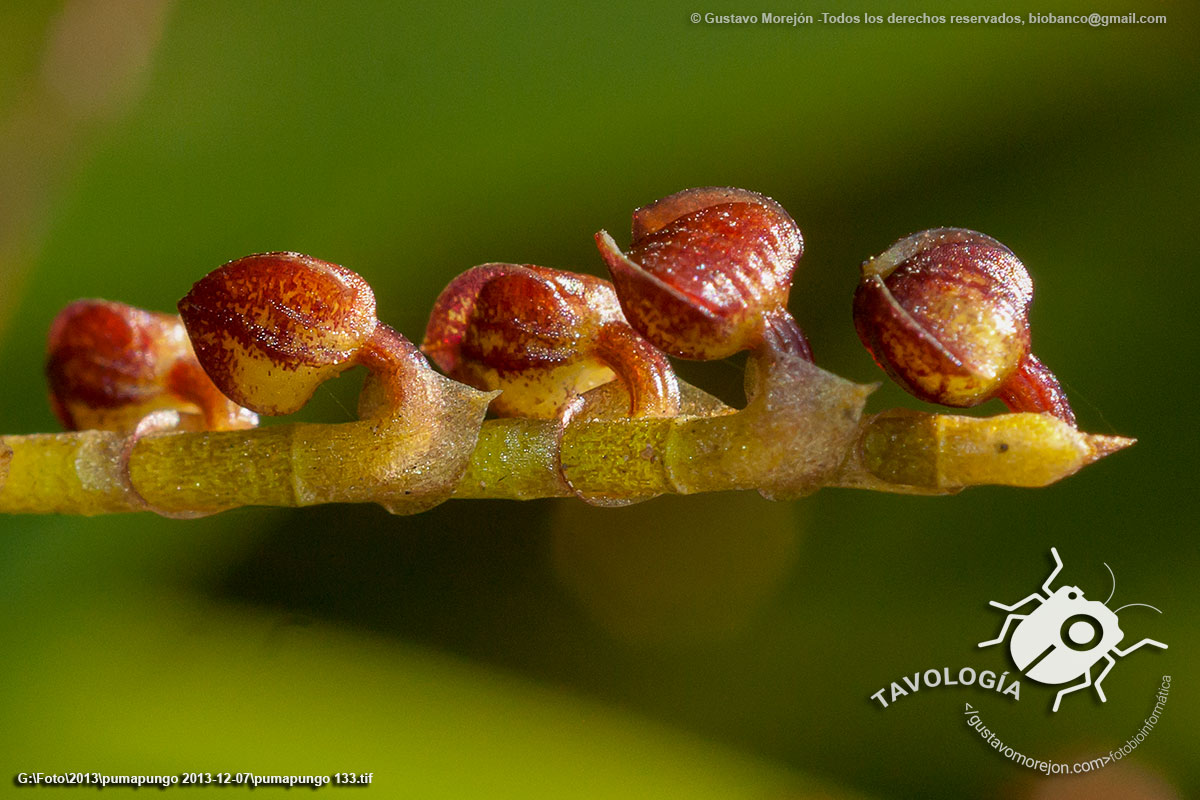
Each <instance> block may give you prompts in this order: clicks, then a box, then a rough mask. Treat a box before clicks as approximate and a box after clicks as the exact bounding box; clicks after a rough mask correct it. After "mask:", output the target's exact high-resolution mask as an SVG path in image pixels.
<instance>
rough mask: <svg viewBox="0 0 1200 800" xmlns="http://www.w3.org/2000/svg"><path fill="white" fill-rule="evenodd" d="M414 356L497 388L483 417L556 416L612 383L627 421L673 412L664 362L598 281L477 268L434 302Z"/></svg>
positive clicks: (513, 267)
mask: <svg viewBox="0 0 1200 800" xmlns="http://www.w3.org/2000/svg"><path fill="white" fill-rule="evenodd" d="M421 349H422V350H423V351H424V352H425V353H426V354H427V355H428V356H429V357H430V359H432V360H433V362H434V363H435V364H437V365H438V366H439V367H440V368H441V369H442V370H444V371H445V372H446V373H447V374H448V375H450V376H451V377H453V378H455V379H456V380H459V381H462V382H463V383H467V384H469V385H471V386H475V387H476V388H479V389H485V390H491V389H501V390H502V391H503V393H502V394H501V395H500V396H499V397H498V398H497V399H496V400H495V402H493V404H492V410H493V411H496V412H497V413H500V414H504V415H509V416H524V417H539V418H543V419H550V418H557V417H559V416H561V415H562V414H563V413H564V411H565V410H566V408H567V406H568V405H569V404H570V403H572V401H574V400H575V399H576V398H578V397H579V396H580V395H581V394H583V393H584V392H587V391H588V390H590V389H593V388H595V387H597V386H600V385H602V384H607V383H609V382H610V381H613V380H614V378H615V379H616V380H617V382H618V383H619V384H620V386H621V388H622V389H623V390H624V392H625V394H626V395H627V398H628V402H627V403H626V404H625V405H626V413H627V414H628V415H629V416H635V417H641V416H671V415H674V414H677V413H678V412H679V388H678V385H677V382H676V380H675V374H674V372H673V371H672V369H671V366H670V364H669V363H668V361H667V359H666V357H665V356H664V355H663V354H662V353H660V352H659V351H658V350H656V349H655V348H654V347H652V346H651V345H650V344H649V343H648V342H647V341H646V340H645V339H643V338H642V337H641V336H639V335H638V334H637V333H636V332H635V331H634V330H633V329H632V328H631V327H630V326H629V324H628V323H627V322H626V321H625V318H624V317H623V316H622V315H621V307H620V305H619V304H618V302H617V297H616V294H615V292H614V291H613V287H612V285H611V284H609V283H608V282H607V281H603V280H601V279H599V278H595V277H592V276H591V275H579V274H576V273H571V272H564V271H560V270H553V269H548V268H546V267H538V266H532V265H520V264H484V265H481V266H478V267H474V268H473V269H470V270H467V271H466V272H464V273H463V274H461V275H459V276H458V277H457V278H455V279H454V280H453V281H452V282H451V283H450V285H449V286H447V287H446V288H445V289H444V290H443V291H442V293H441V295H440V296H439V297H438V299H437V302H436V303H435V304H434V308H433V313H432V315H431V316H430V319H429V326H428V327H427V329H426V332H425V341H424V343H423V344H422V345H421Z"/></svg>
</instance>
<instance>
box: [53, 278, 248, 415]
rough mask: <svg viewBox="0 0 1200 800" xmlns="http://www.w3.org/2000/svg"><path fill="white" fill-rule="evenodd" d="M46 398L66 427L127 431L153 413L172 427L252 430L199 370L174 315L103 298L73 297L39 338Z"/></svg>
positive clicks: (178, 321)
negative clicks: (166, 414) (163, 414)
mask: <svg viewBox="0 0 1200 800" xmlns="http://www.w3.org/2000/svg"><path fill="white" fill-rule="evenodd" d="M47 350H48V357H47V362H46V376H47V379H48V381H49V384H50V403H51V406H52V407H53V409H54V413H55V415H56V416H57V417H58V419H59V421H60V422H62V424H63V427H65V428H67V429H68V430H82V429H87V428H101V429H107V430H119V431H132V430H134V429H135V428H136V427H137V425H138V423H139V422H140V421H141V420H142V419H143V418H144V417H146V416H147V415H148V414H151V413H152V412H155V411H163V410H170V411H175V412H178V416H177V417H174V419H175V420H176V422H177V424H178V426H179V427H184V428H193V429H195V428H206V429H210V430H233V429H240V428H252V427H254V426H255V425H257V424H258V417H257V416H256V415H254V414H253V413H252V412H250V411H247V410H246V409H244V408H241V407H239V406H238V405H236V404H235V403H233V402H232V401H230V400H229V398H227V397H225V396H224V395H223V394H221V392H220V391H218V389H217V387H216V386H214V385H213V382H212V381H211V380H209V378H208V376H207V375H205V374H204V370H202V369H201V368H200V364H199V363H198V362H197V361H196V356H195V354H194V353H193V352H192V347H191V345H190V344H189V342H188V337H187V333H186V331H185V330H184V328H183V323H182V321H181V320H180V319H179V317H176V316H172V315H170V314H158V313H154V312H150V311H142V310H141V309H138V308H134V307H132V306H127V305H124V304H123V303H113V302H109V301H106V300H77V301H76V302H74V303H71V304H70V305H68V306H67V307H66V308H64V309H63V310H62V311H61V312H59V314H58V316H57V317H55V319H54V322H53V323H52V324H51V326H50V333H49V336H48V342H47Z"/></svg>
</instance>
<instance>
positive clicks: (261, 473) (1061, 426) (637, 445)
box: [0, 360, 1133, 515]
mask: <svg viewBox="0 0 1200 800" xmlns="http://www.w3.org/2000/svg"><path fill="white" fill-rule="evenodd" d="M796 363H801V362H799V360H797V362H796ZM802 363H803V364H804V367H803V368H802V369H803V370H804V372H803V373H798V374H797V376H796V380H797V381H800V380H801V379H802V378H803V379H804V380H806V381H807V383H808V385H809V386H810V387H813V390H811V391H809V390H806V391H804V392H802V393H801V394H802V395H803V397H801V398H799V399H796V398H792V399H787V398H784V397H783V396H782V394H781V393H783V392H784V391H785V390H784V387H782V386H781V387H780V393H773V392H768V393H767V394H765V395H760V396H759V397H758V398H756V399H755V401H752V402H751V404H750V405H748V406H747V407H746V408H745V409H743V410H741V411H738V412H736V413H734V414H725V415H717V416H687V415H683V416H678V417H670V418H640V419H620V420H576V421H572V422H570V423H569V424H568V425H567V426H566V428H565V429H563V430H562V431H561V432H560V430H559V426H558V423H557V422H556V421H554V420H538V419H530V418H513V419H494V420H487V421H485V422H483V423H482V425H480V424H479V423H478V422H476V424H475V425H474V426H470V427H474V429H475V430H476V431H477V437H471V436H464V435H461V431H462V428H461V427H459V423H461V422H462V421H463V417H464V416H469V415H470V414H477V415H478V416H477V419H479V420H481V419H482V416H483V406H484V405H486V401H481V400H480V399H479V397H478V393H474V395H473V396H472V397H470V398H467V399H462V398H460V399H459V402H457V403H456V404H455V409H454V411H453V412H447V416H446V417H445V418H444V419H443V423H444V426H445V427H443V429H442V431H441V433H447V432H449V431H451V430H458V431H459V432H460V435H459V436H457V437H453V436H451V437H449V439H450V440H449V441H448V437H446V436H443V435H439V433H438V432H436V431H435V429H434V428H435V427H436V426H430V425H428V424H426V423H425V422H422V421H415V420H412V419H408V420H406V419H403V418H398V419H395V420H389V421H387V422H383V423H381V422H379V421H377V420H363V421H357V422H346V423H339V424H311V423H295V424H289V425H278V426H273V427H269V428H260V429H252V430H235V431H204V432H171V433H154V434H149V435H145V436H142V437H141V438H139V439H137V441H136V442H134V443H133V446H132V448H131V449H130V451H129V454H128V461H127V469H128V479H127V480H126V478H125V476H124V473H123V470H124V469H125V468H126V467H125V466H124V461H123V457H122V452H123V451H124V450H125V448H126V444H127V442H128V436H127V435H125V434H121V433H117V432H113V431H98V430H90V431H77V432H69V433H56V434H35V435H29V436H6V437H2V438H0V465H2V464H3V463H4V461H5V458H4V453H5V452H6V451H11V454H12V455H11V462H10V464H9V468H8V470H7V473H8V474H7V479H6V480H5V481H4V483H3V485H0V513H39V514H47V513H57V514H83V515H93V514H107V513H119V512H128V511H140V510H145V509H146V508H147V507H149V508H150V509H152V510H155V511H158V512H160V513H165V514H169V515H184V514H187V515H196V514H208V513H215V512H217V511H222V510H226V509H230V508H235V507H240V506H249V505H259V506H308V505H315V504H320V503H338V502H355V503H357V502H379V503H381V504H383V505H385V506H386V507H387V508H389V510H392V511H393V512H396V513H413V512H416V511H420V510H423V509H425V508H428V507H429V506H430V505H433V504H436V503H437V502H440V501H441V500H442V499H445V498H448V497H453V498H502V499H514V500H530V499H535V498H540V497H568V496H572V495H574V494H576V490H579V491H585V492H588V493H594V494H597V495H606V496H614V495H615V496H626V497H646V496H649V495H654V494H666V493H672V494H692V493H696V492H706V491H722V490H729V489H759V490H760V491H762V492H763V493H764V494H767V495H768V496H771V497H775V498H779V499H786V498H789V497H798V496H802V495H805V494H809V493H811V492H814V491H816V490H817V489H820V488H822V487H850V488H859V489H868V490H872V491H883V492H897V493H905V494H950V493H954V492H956V491H958V490H960V489H962V488H964V487H967V486H977V485H985V484H997V485H1006V486H1029V487H1032V486H1043V485H1046V484H1049V483H1053V482H1054V481H1057V480H1059V479H1061V478H1065V477H1067V476H1069V475H1071V474H1073V473H1075V472H1076V471H1077V470H1079V469H1080V468H1082V467H1083V466H1085V465H1086V464H1089V463H1091V462H1093V461H1095V460H1097V459H1099V458H1102V457H1103V456H1105V455H1108V454H1109V453H1111V452H1114V451H1116V450H1119V449H1121V448H1123V447H1125V446H1128V445H1129V444H1132V442H1133V440H1131V439H1126V438H1123V437H1119V436H1100V435H1094V434H1086V433H1081V432H1079V431H1078V430H1076V429H1075V428H1073V427H1071V426H1069V425H1067V424H1066V423H1064V422H1062V421H1061V420H1057V419H1055V418H1053V417H1051V416H1049V415H1045V414H1031V413H1021V414H1005V415H1001V416H998V417H961V416H953V415H945V414H927V413H921V412H915V411H914V412H908V411H904V412H884V413H883V414H878V415H873V416H867V417H862V416H861V409H862V405H863V402H864V401H865V399H866V396H867V394H868V393H869V391H870V390H871V388H872V387H868V386H862V385H859V384H854V383H851V382H849V381H845V380H843V379H841V378H839V377H837V376H835V375H832V374H830V373H827V372H824V371H823V370H820V369H819V368H817V367H815V366H812V365H811V364H808V363H807V362H802ZM789 366H794V365H793V364H790V365H789ZM448 383H449V382H448ZM790 388H791V389H795V388H796V387H795V386H792V387H790ZM483 397H484V398H486V395H483ZM764 426H765V427H764ZM472 438H473V441H470V443H469V445H468V440H471V439H472ZM455 439H457V441H454V440H455ZM560 448H561V450H560ZM464 452H465V457H464ZM560 458H561V463H562V469H563V473H565V474H566V475H567V476H569V479H570V482H571V485H567V483H565V482H564V480H563V477H562V475H561V474H560V472H559V469H558V463H559V459H560ZM3 472H4V469H3V466H0V474H3Z"/></svg>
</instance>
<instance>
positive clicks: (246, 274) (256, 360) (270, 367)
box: [179, 253, 419, 415]
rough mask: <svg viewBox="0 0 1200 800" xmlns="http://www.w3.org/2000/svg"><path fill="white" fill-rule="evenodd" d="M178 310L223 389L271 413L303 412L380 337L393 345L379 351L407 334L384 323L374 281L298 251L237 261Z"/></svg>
mask: <svg viewBox="0 0 1200 800" xmlns="http://www.w3.org/2000/svg"><path fill="white" fill-rule="evenodd" d="M179 313H180V314H181V315H182V316H183V322H184V324H185V325H186V326H187V331H188V335H189V336H191V338H192V344H193V345H194V347H195V348H196V355H197V356H198V357H199V359H200V363H201V364H202V365H204V369H205V370H206V371H207V372H208V374H209V375H210V376H211V377H212V379H213V381H214V382H215V383H216V384H217V385H218V386H219V387H220V388H221V391H223V392H225V394H227V395H229V396H230V397H232V398H233V399H234V400H236V401H237V402H239V403H241V404H242V405H244V406H246V407H247V408H251V409H254V410H255V411H258V412H259V413H262V414H271V415H279V414H290V413H292V412H294V411H297V410H299V409H300V408H301V407H303V406H304V404H305V403H307V402H308V399H309V398H310V397H312V394H313V392H314V391H316V388H317V386H319V385H320V384H322V383H324V382H325V381H327V380H329V379H330V378H332V377H334V376H335V375H337V374H339V373H341V372H342V371H343V370H346V369H348V368H349V367H352V366H354V365H355V364H359V363H363V361H364V356H365V355H366V354H367V353H368V352H369V351H371V350H372V348H368V344H369V343H372V339H373V337H377V336H383V338H386V339H387V340H388V342H387V343H380V347H379V348H374V349H378V350H388V349H392V347H393V345H394V344H395V342H394V341H393V340H395V339H396V337H399V334H395V332H394V331H391V329H390V328H389V329H386V330H384V328H385V327H386V326H380V325H379V323H378V320H376V318H375V295H374V293H373V292H372V291H371V287H370V286H369V285H368V284H367V282H366V281H365V280H363V279H362V278H361V277H360V276H359V275H357V274H356V273H354V272H352V271H350V270H348V269H346V268H345V267H341V266H338V265H336V264H330V263H328V262H325V261H321V260H320V259H316V258H313V257H311V256H306V255H301V254H299V253H264V254H260V255H252V256H246V257H245V258H239V259H237V260H236V261H231V262H229V263H228V264H225V265H224V266H222V267H220V268H218V269H216V270H215V271H213V272H211V273H209V274H208V275H206V276H205V277H204V278H202V279H201V280H200V281H199V282H197V283H196V285H195V286H193V287H192V290H191V291H190V292H188V294H187V296H186V297H184V298H183V299H182V300H180V301H179ZM385 334H386V335H385ZM399 338H400V339H402V338H403V337H399ZM409 347H410V348H411V345H409ZM374 357H375V360H376V361H381V362H382V361H386V357H384V356H383V355H381V354H378V353H376V354H374ZM418 358H419V356H418Z"/></svg>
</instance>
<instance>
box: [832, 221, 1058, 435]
mask: <svg viewBox="0 0 1200 800" xmlns="http://www.w3.org/2000/svg"><path fill="white" fill-rule="evenodd" d="M1032 300H1033V282H1032V281H1031V280H1030V278H1029V273H1028V272H1026V270H1025V267H1024V265H1022V264H1021V262H1020V261H1019V260H1018V259H1017V257H1016V256H1015V255H1013V253H1012V251H1011V250H1009V249H1008V248H1007V247H1005V246H1004V245H1002V244H1001V243H1000V242H998V241H996V240H995V239H993V238H991V237H990V236H985V235H983V234H981V233H976V232H974V231H969V230H963V229H961V228H937V229H934V230H928V231H922V232H921V233H915V234H913V235H911V236H908V237H906V238H904V239H901V240H900V241H898V242H896V243H895V244H893V245H892V246H891V247H890V248H888V249H887V250H886V251H885V252H884V253H882V254H881V255H879V256H877V257H875V258H872V259H869V260H868V261H866V262H864V263H863V265H862V280H861V281H860V283H859V285H858V289H857V291H856V292H855V294H854V324H855V328H856V329H857V330H858V335H859V338H860V339H862V342H863V344H864V345H865V346H866V348H867V350H869V351H870V353H871V355H872V357H873V358H874V359H875V362H876V363H877V364H879V366H880V367H882V368H883V369H884V370H886V371H887V373H888V374H889V375H891V376H892V378H893V379H895V380H896V382H897V383H899V384H900V385H901V386H903V387H904V388H905V389H906V390H907V391H909V392H910V393H911V394H913V395H915V396H916V397H918V398H920V399H922V400H926V401H929V402H933V403H940V404H942V405H947V406H954V407H960V408H961V407H968V406H975V405H979V404H980V403H982V402H984V401H986V400H988V399H990V398H992V397H998V398H1000V399H1001V400H1002V401H1004V403H1005V404H1006V405H1007V406H1008V407H1009V409H1011V410H1012V411H1031V412H1048V413H1051V414H1053V415H1054V416H1056V417H1059V418H1060V419H1062V420H1064V421H1066V422H1068V423H1070V424H1072V425H1074V424H1075V415H1074V413H1073V412H1072V411H1071V406H1070V404H1069V403H1068V402H1067V398H1066V394H1065V393H1064V392H1063V390H1062V387H1061V386H1060V385H1059V383H1058V380H1057V379H1056V378H1055V377H1054V375H1053V374H1052V373H1051V372H1050V371H1049V370H1048V369H1046V367H1045V366H1044V365H1043V364H1042V363H1041V362H1040V361H1038V359H1037V358H1035V357H1034V356H1033V355H1032V354H1031V353H1030V352H1029V342H1030V338H1029V305H1030V302H1031V301H1032Z"/></svg>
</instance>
